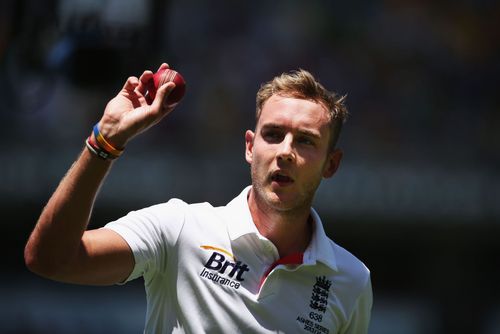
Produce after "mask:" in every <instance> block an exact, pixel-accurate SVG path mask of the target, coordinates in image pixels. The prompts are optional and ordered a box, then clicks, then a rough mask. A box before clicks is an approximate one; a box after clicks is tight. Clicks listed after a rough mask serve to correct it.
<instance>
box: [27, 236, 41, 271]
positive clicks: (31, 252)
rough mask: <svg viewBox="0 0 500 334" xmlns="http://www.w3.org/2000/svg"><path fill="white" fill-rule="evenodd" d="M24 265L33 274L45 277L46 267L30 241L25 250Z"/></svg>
mask: <svg viewBox="0 0 500 334" xmlns="http://www.w3.org/2000/svg"><path fill="white" fill-rule="evenodd" d="M24 264H25V265H26V268H28V269H29V270H30V271H31V272H33V273H35V274H38V275H41V276H45V275H43V268H44V266H43V265H42V264H41V261H40V258H39V256H38V254H37V252H36V250H35V249H34V247H33V246H32V245H31V243H30V242H29V241H28V243H27V244H26V247H25V248H24Z"/></svg>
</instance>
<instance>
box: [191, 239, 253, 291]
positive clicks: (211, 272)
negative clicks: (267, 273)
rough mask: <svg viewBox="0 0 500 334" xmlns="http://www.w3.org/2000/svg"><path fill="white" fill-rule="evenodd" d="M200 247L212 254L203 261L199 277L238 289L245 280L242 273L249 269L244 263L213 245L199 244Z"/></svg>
mask: <svg viewBox="0 0 500 334" xmlns="http://www.w3.org/2000/svg"><path fill="white" fill-rule="evenodd" d="M200 247H201V248H202V249H205V250H208V251H212V255H210V258H209V259H208V261H207V262H206V263H205V265H204V268H203V270H202V271H201V273H200V277H202V278H205V279H208V280H211V281H213V282H214V283H218V284H221V285H226V286H229V287H231V288H235V289H238V288H239V287H240V286H241V282H242V281H244V280H245V278H244V277H243V276H244V274H245V273H246V272H248V271H250V269H249V268H248V265H247V264H246V263H243V262H241V261H236V259H235V258H234V256H233V254H231V253H230V252H228V251H226V250H224V249H222V248H218V247H213V246H206V245H205V246H200Z"/></svg>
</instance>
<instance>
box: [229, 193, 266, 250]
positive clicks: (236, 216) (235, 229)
mask: <svg viewBox="0 0 500 334" xmlns="http://www.w3.org/2000/svg"><path fill="white" fill-rule="evenodd" d="M250 189H252V186H248V187H246V188H245V189H243V191H242V192H241V193H240V194H239V195H238V196H237V197H235V198H234V199H233V200H232V201H231V202H229V203H228V205H227V206H226V208H227V213H228V224H227V230H228V233H229V238H230V239H231V241H235V240H236V239H238V238H240V237H242V236H244V235H246V234H257V235H259V231H258V230H257V227H256V226H255V224H254V222H253V219H252V214H251V213H250V208H249V207H248V193H249V192H250Z"/></svg>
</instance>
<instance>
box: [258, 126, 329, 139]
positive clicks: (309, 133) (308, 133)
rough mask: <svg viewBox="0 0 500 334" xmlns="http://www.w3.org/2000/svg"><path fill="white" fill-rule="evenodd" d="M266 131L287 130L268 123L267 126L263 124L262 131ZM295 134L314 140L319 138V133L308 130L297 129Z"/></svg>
mask: <svg viewBox="0 0 500 334" xmlns="http://www.w3.org/2000/svg"><path fill="white" fill-rule="evenodd" d="M268 129H278V130H283V129H287V127H285V126H282V125H279V124H275V123H268V124H264V125H263V126H262V130H268ZM297 132H298V133H300V134H301V135H304V136H308V137H312V138H316V139H319V138H321V135H320V134H319V133H317V132H314V131H311V130H308V129H299V130H298V131H297Z"/></svg>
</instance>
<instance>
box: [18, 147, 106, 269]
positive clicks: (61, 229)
mask: <svg viewBox="0 0 500 334" xmlns="http://www.w3.org/2000/svg"><path fill="white" fill-rule="evenodd" d="M111 164H112V162H111V161H109V160H102V159H100V158H98V157H97V156H95V155H94V154H92V153H90V152H89V150H87V148H85V149H84V150H83V152H82V153H81V154H80V156H79V157H78V159H77V160H76V162H75V163H74V164H73V165H72V166H71V168H70V169H69V171H68V173H67V174H66V176H65V177H64V178H63V179H62V181H61V183H60V184H59V186H58V187H57V189H56V191H55V192H54V194H53V195H52V197H51V198H50V200H49V201H48V203H47V205H46V206H45V208H44V210H43V211H42V214H41V215H40V218H39V219H38V222H37V224H36V226H35V229H34V230H33V233H32V234H31V236H30V238H29V240H28V243H27V245H26V248H25V261H26V264H27V266H28V267H29V268H30V269H31V270H32V271H34V272H37V273H39V274H40V275H43V276H53V275H55V274H56V273H57V271H61V270H64V267H65V266H66V265H67V264H68V263H69V262H71V261H72V259H74V257H75V256H77V253H78V251H79V248H80V247H81V240H82V236H83V233H84V232H85V230H86V229H87V225H88V221H89V217H90V215H91V212H92V207H93V203H94V200H95V197H96V195H97V193H98V191H99V188H100V186H101V184H102V182H103V180H104V179H105V177H106V174H107V173H108V171H109V169H110V167H111Z"/></svg>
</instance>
